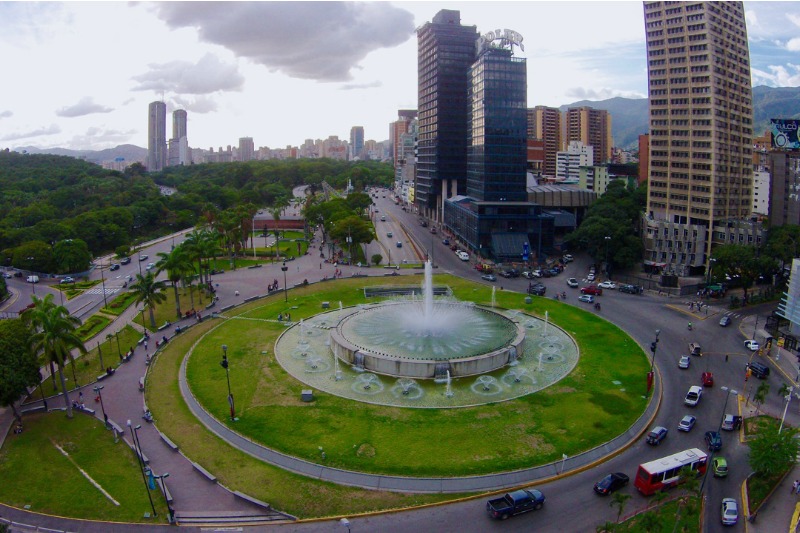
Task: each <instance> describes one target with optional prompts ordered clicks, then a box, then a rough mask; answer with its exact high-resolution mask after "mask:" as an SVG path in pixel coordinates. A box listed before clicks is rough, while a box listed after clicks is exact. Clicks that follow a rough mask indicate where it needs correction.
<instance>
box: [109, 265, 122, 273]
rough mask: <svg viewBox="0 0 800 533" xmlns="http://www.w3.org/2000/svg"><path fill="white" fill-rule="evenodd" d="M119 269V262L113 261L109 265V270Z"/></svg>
mask: <svg viewBox="0 0 800 533" xmlns="http://www.w3.org/2000/svg"><path fill="white" fill-rule="evenodd" d="M119 269H120V266H119V263H114V264H113V265H111V266H110V267H109V270H111V271H114V270H119Z"/></svg>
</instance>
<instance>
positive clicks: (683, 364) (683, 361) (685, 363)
mask: <svg viewBox="0 0 800 533" xmlns="http://www.w3.org/2000/svg"><path fill="white" fill-rule="evenodd" d="M690 361H691V359H689V356H688V355H682V356H681V358H680V359H679V360H678V368H689V362H690Z"/></svg>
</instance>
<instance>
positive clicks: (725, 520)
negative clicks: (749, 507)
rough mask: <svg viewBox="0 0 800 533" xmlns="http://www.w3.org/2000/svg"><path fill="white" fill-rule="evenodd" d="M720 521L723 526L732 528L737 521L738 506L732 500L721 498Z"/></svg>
mask: <svg viewBox="0 0 800 533" xmlns="http://www.w3.org/2000/svg"><path fill="white" fill-rule="evenodd" d="M721 519H722V525H723V526H733V525H735V524H736V522H738V521H739V506H738V505H737V504H736V500H734V499H733V498H722V512H721Z"/></svg>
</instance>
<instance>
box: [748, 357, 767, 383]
mask: <svg viewBox="0 0 800 533" xmlns="http://www.w3.org/2000/svg"><path fill="white" fill-rule="evenodd" d="M747 368H749V369H750V372H751V373H752V374H753V375H754V376H755V377H757V378H758V379H766V378H767V377H768V376H769V367H768V366H767V365H765V364H764V363H760V362H758V361H751V362H750V363H747Z"/></svg>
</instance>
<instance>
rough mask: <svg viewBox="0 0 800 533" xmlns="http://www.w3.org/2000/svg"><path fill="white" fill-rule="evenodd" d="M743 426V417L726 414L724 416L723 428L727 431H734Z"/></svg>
mask: <svg viewBox="0 0 800 533" xmlns="http://www.w3.org/2000/svg"><path fill="white" fill-rule="evenodd" d="M740 427H742V417H741V416H738V415H729V414H726V415H725V416H724V417H723V418H722V429H724V430H725V431H733V430H734V429H739V428H740Z"/></svg>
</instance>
